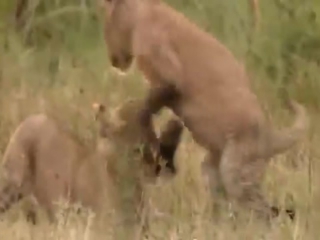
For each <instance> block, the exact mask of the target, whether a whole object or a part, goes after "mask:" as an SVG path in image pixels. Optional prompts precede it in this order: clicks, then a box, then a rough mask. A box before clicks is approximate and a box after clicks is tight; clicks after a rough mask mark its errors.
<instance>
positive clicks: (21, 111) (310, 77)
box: [0, 0, 320, 240]
mask: <svg viewBox="0 0 320 240" xmlns="http://www.w3.org/2000/svg"><path fill="white" fill-rule="evenodd" d="M167 2H168V3H169V4H170V5H172V6H173V7H175V8H176V9H177V10H179V11H182V12H183V13H185V14H186V15H187V16H188V17H189V18H191V19H192V20H194V21H195V22H197V23H198V24H199V25H200V26H201V27H203V28H204V29H206V30H207V31H209V32H210V33H212V34H213V35H214V36H216V37H217V38H218V39H219V40H221V41H222V42H223V43H224V44H226V45H227V46H228V47H229V48H230V49H231V50H232V51H233V53H234V54H235V55H236V56H237V58H238V59H239V61H242V62H244V63H245V64H246V66H247V69H248V72H249V74H250V76H251V77H252V83H253V85H254V88H255V91H256V92H257V94H258V96H259V98H260V99H261V102H262V103H263V106H264V107H265V109H266V113H267V114H268V116H269V117H270V118H271V119H272V120H273V122H274V123H275V124H276V125H278V126H283V125H285V124H290V123H291V121H290V120H291V118H292V117H291V116H292V115H290V114H288V113H287V111H284V110H283V105H282V102H281V100H282V94H283V93H284V92H287V93H289V95H290V97H292V98H295V99H297V100H298V101H300V102H301V103H303V104H305V105H306V106H307V108H308V111H309V113H310V115H311V129H310V132H309V135H308V139H307V141H305V142H304V143H303V144H301V145H299V146H298V147H297V148H295V149H292V151H290V152H288V153H287V154H284V155H282V156H278V157H277V158H276V159H277V160H275V161H273V162H272V163H271V164H270V168H269V169H268V174H267V177H266V181H265V193H266V196H267V197H268V199H269V201H270V202H273V203H277V204H280V205H287V204H291V205H293V206H295V207H296V208H297V211H298V219H297V221H296V222H295V223H290V222H288V221H285V220H283V219H282V220H281V221H279V222H276V223H275V224H274V225H273V226H272V228H271V230H268V231H264V228H263V227H262V226H260V225H259V224H258V223H256V222H238V223H234V222H232V221H230V220H228V219H225V218H223V217H221V218H219V220H215V219H214V218H213V217H212V215H211V214H210V213H211V212H210V211H208V209H210V208H211V207H210V206H211V205H210V201H211V200H210V198H208V196H207V193H206V191H205V190H204V189H203V186H202V185H201V180H200V179H201V177H200V172H199V171H200V170H199V163H200V160H201V159H202V158H201V157H202V155H203V152H202V150H201V149H199V147H197V146H195V144H194V143H193V142H192V140H191V139H190V137H189V136H188V135H186V136H185V138H184V141H183V143H182V145H181V147H180V148H179V152H178V156H177V161H178V165H179V166H180V168H181V172H180V174H179V175H178V176H177V177H176V178H175V179H174V180H173V181H172V182H170V183H166V184H165V185H163V186H158V187H156V188H155V189H152V190H150V191H151V193H150V196H151V199H153V201H154V204H155V205H156V206H157V208H158V209H160V211H161V212H163V213H165V214H164V217H163V216H162V217H158V216H153V215H152V216H149V218H148V221H149V227H150V229H149V231H150V233H152V237H151V239H172V240H174V239H190V240H191V239H199V240H200V239H201V240H202V239H204V240H206V239H228V240H231V239H303V240H305V239H319V237H318V236H319V234H320V230H319V228H318V224H319V221H320V217H319V216H320V214H318V213H319V211H320V208H319V206H318V205H319V204H318V203H319V197H320V195H319V187H318V185H319V184H318V182H319V178H318V175H319V174H318V173H319V172H320V171H319V164H318V161H319V150H318V145H319V144H320V139H319V134H320V124H319V120H320V118H319V113H318V111H319V107H320V94H319V93H320V80H319V72H320V69H319V64H320V1H317V0H308V1H305V0H260V1H259V4H260V11H261V21H260V23H259V27H258V29H256V31H255V30H254V28H253V21H254V20H253V13H252V11H251V8H250V6H249V3H248V1H247V0H239V1H233V0H172V1H168V0H167ZM99 4H100V3H99V2H98V1H95V0H63V1H62V0H52V1H49V0H29V4H28V6H27V8H26V11H25V15H24V17H23V21H22V23H23V24H19V26H18V27H17V26H16V24H15V19H14V14H15V9H16V6H17V1H12V0H1V1H0V19H2V20H1V22H0V136H1V138H0V151H1V153H3V151H4V149H5V147H6V144H7V143H8V139H9V136H10V134H11V133H12V132H13V130H14V128H15V127H16V126H17V124H18V123H19V122H20V121H21V120H22V119H23V118H24V117H26V116H27V115H29V114H31V113H34V112H39V111H43V112H51V113H54V114H57V115H60V116H61V117H62V118H64V119H65V121H66V122H67V123H68V124H69V125H70V126H71V127H73V128H74V131H75V132H76V133H77V134H78V136H79V137H80V138H82V139H84V140H85V141H87V143H88V144H90V142H92V139H93V138H94V133H93V121H92V114H91V109H90V106H91V103H92V102H94V101H103V102H106V103H107V104H108V106H109V107H110V108H112V107H114V106H116V105H118V104H119V103H122V102H123V101H125V100H126V99H127V98H129V97H134V96H140V95H142V94H144V91H145V85H144V83H143V81H142V78H141V75H140V73H139V72H138V71H137V70H135V69H132V71H131V72H130V73H129V75H128V76H127V77H125V78H124V77H119V76H117V75H116V74H114V73H113V72H112V71H110V66H109V60H108V58H107V54H106V53H107V49H106V47H105V44H104V41H103V32H102V31H103V26H102V22H103V13H102V12H101V8H100V5H99ZM284 90H285V91H284ZM278 159H279V160H278ZM18 209H19V208H18ZM17 211H18V210H17ZM10 214H13V213H10V212H9V213H8V214H7V215H8V216H7V215H5V216H6V218H5V219H6V221H4V222H1V223H0V236H5V238H6V239H129V238H128V237H125V235H121V231H120V233H118V235H115V236H113V237H107V235H103V236H94V235H93V234H91V235H90V234H87V233H86V234H84V232H87V231H88V229H87V228H86V227H85V225H86V224H84V225H83V226H82V225H81V226H80V227H79V225H77V223H74V222H73V223H72V224H71V225H68V224H64V225H61V226H60V225H58V226H51V227H50V231H49V230H48V228H47V227H44V226H42V225H41V224H40V226H37V227H35V228H34V227H31V226H29V225H28V224H26V223H25V222H24V220H23V218H21V220H19V221H16V220H14V221H13V220H10V219H11V218H10ZM226 214H227V213H226ZM7 219H8V220H7ZM49 233H50V234H49ZM122 233H123V232H122ZM46 234H47V235H46ZM48 234H49V235H48ZM119 234H120V235H119Z"/></svg>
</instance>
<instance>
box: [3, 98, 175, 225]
mask: <svg viewBox="0 0 320 240" xmlns="http://www.w3.org/2000/svg"><path fill="white" fill-rule="evenodd" d="M95 107H97V106H95ZM135 107H136V106H135V105H132V104H130V103H129V104H125V105H123V106H121V107H120V108H119V110H118V112H117V113H116V114H115V116H114V117H113V119H112V118H111V119H109V120H108V123H107V121H106V120H105V119H104V113H103V112H101V111H100V110H99V109H96V118H97V120H98V122H99V124H100V125H99V137H98V139H97V142H96V147H95V148H94V149H91V148H89V147H88V146H87V145H84V144H82V143H81V142H80V141H79V140H77V138H75V137H73V135H72V133H71V132H70V131H69V130H68V129H66V128H65V127H64V126H65V124H63V123H61V122H59V121H58V120H56V119H54V118H52V117H49V116H47V115H45V114H35V115H31V116H29V117H28V118H26V119H25V120H24V121H23V122H22V123H21V124H20V125H19V126H18V128H17V129H16V130H15V132H14V133H13V135H12V136H11V138H10V141H9V144H8V146H7V149H6V151H5V153H4V156H3V169H4V174H5V182H4V184H3V188H2V189H1V191H0V210H1V212H4V211H6V210H7V209H8V208H9V207H10V206H11V205H12V204H14V203H15V202H17V201H19V200H20V199H22V198H23V197H27V196H33V197H34V199H35V201H36V202H37V203H38V204H39V205H40V206H42V207H43V208H44V209H46V211H47V212H48V216H49V218H50V219H51V220H53V216H54V213H55V209H56V208H55V205H54V203H55V202H57V201H59V200H60V199H64V200H68V201H69V203H76V202H80V203H81V204H82V205H83V206H84V207H89V208H91V209H92V210H93V211H94V212H96V213H99V212H101V211H102V210H103V207H106V206H107V207H111V208H114V207H117V206H118V207H119V205H117V206H116V204H115V201H117V202H118V201H119V199H116V200H115V198H114V196H118V194H120V193H119V192H118V190H117V189H116V188H115V184H117V182H119V181H122V182H123V181H124V179H125V178H129V176H128V174H131V176H132V177H133V178H131V179H129V181H130V180H133V181H135V182H136V184H137V186H138V189H137V191H136V195H137V196H136V197H135V199H131V200H129V201H131V202H133V203H134V204H139V202H140V201H141V196H140V195H141V191H142V181H143V179H136V178H140V177H141V174H144V173H146V174H147V173H148V172H149V173H151V175H150V174H149V177H151V179H152V180H154V178H155V177H156V175H155V174H153V173H154V165H153V161H152V159H150V157H151V155H150V154H149V156H148V155H146V154H145V156H144V159H145V161H144V162H143V161H141V160H140V159H141V154H140V153H139V152H137V151H133V150H135V147H136V146H138V144H139V135H141V133H139V128H135V126H137V125H138V124H137V123H135V118H134V117H132V115H134V113H135V112H136V111H137V110H138V109H135ZM114 118H116V119H114ZM119 118H121V120H122V124H119V121H118V119H119ZM137 129H138V131H137ZM171 129H172V130H170V131H173V132H175V131H176V130H174V129H173V128H171ZM177 137H178V136H177ZM169 144H170V143H169ZM146 148H147V147H146ZM173 151H174V150H173ZM122 153H127V155H126V156H123V155H122ZM125 157H129V158H132V159H136V163H135V164H131V166H130V165H128V167H127V169H129V170H130V172H129V171H127V172H125V175H124V174H122V173H121V172H119V171H120V170H122V169H119V168H118V169H117V164H118V165H119V164H120V166H121V167H122V168H123V166H122V165H123V164H121V161H124V160H125V159H124V158H125ZM148 157H149V159H148ZM144 163H148V164H144ZM144 165H146V167H144V168H143V169H141V166H142V167H143V166H144ZM134 166H137V168H134ZM140 169H141V171H139V170H140ZM120 178H122V179H120ZM136 180H137V181H136ZM131 184H134V182H133V183H131ZM120 190H121V189H120ZM108 204H109V205H108ZM32 221H34V220H32Z"/></svg>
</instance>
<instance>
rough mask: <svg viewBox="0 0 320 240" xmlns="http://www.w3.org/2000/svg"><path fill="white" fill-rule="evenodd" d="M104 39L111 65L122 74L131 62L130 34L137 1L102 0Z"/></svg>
mask: <svg viewBox="0 0 320 240" xmlns="http://www.w3.org/2000/svg"><path fill="white" fill-rule="evenodd" d="M103 1H104V2H103V6H104V13H105V20H104V37H105V41H106V45H107V48H108V52H109V59H110V61H111V65H112V66H113V67H115V68H117V69H119V70H121V71H123V72H125V71H127V70H128V68H129V67H130V66H131V64H132V61H133V54H132V32H133V27H134V24H135V16H136V8H137V3H138V2H139V0H103Z"/></svg>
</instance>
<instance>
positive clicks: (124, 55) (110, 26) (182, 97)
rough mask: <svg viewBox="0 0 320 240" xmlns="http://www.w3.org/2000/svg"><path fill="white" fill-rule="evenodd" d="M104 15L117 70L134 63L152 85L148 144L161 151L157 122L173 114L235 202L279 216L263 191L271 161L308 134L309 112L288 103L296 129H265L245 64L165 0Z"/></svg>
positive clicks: (121, 0) (135, 3)
mask: <svg viewBox="0 0 320 240" xmlns="http://www.w3.org/2000/svg"><path fill="white" fill-rule="evenodd" d="M105 13H106V14H105V15H106V17H105V26H104V31H105V40H106V44H107V47H108V53H109V58H110V61H111V64H112V66H113V67H115V68H118V69H120V70H122V71H126V70H127V69H128V68H129V67H130V66H131V63H132V61H133V59H135V60H136V65H137V67H138V69H139V70H140V71H141V73H143V75H144V76H145V78H146V79H147V80H148V82H149V83H150V90H149V92H148V95H147V97H146V98H145V106H144V107H143V109H142V110H141V113H140V116H141V117H140V121H141V126H143V127H144V129H145V139H146V141H147V142H150V143H151V144H152V148H153V149H155V151H158V150H157V149H159V143H158V142H157V137H156V135H155V132H154V131H153V127H152V115H154V114H157V113H158V112H159V111H160V110H161V109H162V108H163V107H169V108H171V109H172V110H173V111H174V112H175V114H176V115H177V116H179V117H180V119H181V120H182V122H183V123H184V125H185V127H186V128H187V129H188V130H189V131H190V132H191V134H192V135H193V138H194V139H195V141H196V142H197V143H198V144H199V145H201V146H203V147H204V148H206V149H207V150H208V158H209V159H210V161H212V162H215V163H214V164H211V166H212V168H214V169H215V171H217V172H218V173H219V175H220V179H221V182H222V184H223V187H224V188H225V190H226V193H227V195H228V197H229V198H230V200H231V201H235V202H236V203H240V205H242V206H246V207H249V208H250V209H252V210H254V211H255V212H256V213H258V215H260V216H263V217H269V216H270V215H277V211H275V210H274V208H272V207H270V206H269V204H268V203H267V202H266V200H265V198H264V197H263V196H262V193H261V190H260V183H261V181H262V178H263V175H264V172H265V169H266V167H267V164H268V162H269V160H270V159H271V157H273V156H275V155H276V154H278V153H282V152H284V151H286V150H288V149H290V148H291V147H292V146H293V145H294V144H296V143H297V142H298V141H299V140H300V139H302V136H304V134H305V133H306V130H307V127H308V116H307V113H306V111H305V108H304V107H303V106H302V105H300V104H298V103H297V102H294V101H289V102H290V104H289V106H290V108H291V109H292V110H293V111H294V113H295V114H296V118H295V121H294V123H293V125H292V126H291V127H289V128H286V129H284V130H276V129H275V128H274V127H273V126H272V125H271V124H270V123H269V122H267V121H266V118H265V116H264V113H263V111H262V108H261V106H260V104H259V102H258V98H257V96H256V95H255V93H254V92H253V91H252V87H251V84H250V79H249V77H248V75H247V73H246V71H245V69H244V67H243V66H242V64H240V63H239V62H238V61H237V59H236V58H235V57H234V55H233V54H232V53H231V52H230V51H229V50H228V49H227V48H226V47H225V46H224V45H223V44H222V43H220V42H219V41H218V40H217V39H216V38H214V37H213V36H211V35H210V34H209V33H207V32H205V31H204V30H202V29H200V28H199V27H198V26H197V25H196V24H195V23H193V22H192V21H190V20H188V19H187V18H186V17H185V16H184V15H183V14H181V13H179V12H178V11H176V10H174V9H173V8H172V7H170V6H169V5H167V4H166V3H165V2H163V1H161V0H108V1H105Z"/></svg>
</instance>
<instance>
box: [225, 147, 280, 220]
mask: <svg viewBox="0 0 320 240" xmlns="http://www.w3.org/2000/svg"><path fill="white" fill-rule="evenodd" d="M266 164H267V161H265V160H260V159H257V158H255V156H254V154H252V152H250V150H248V149H247V148H244V145H243V144H239V143H238V142H236V141H230V142H229V143H227V145H226V147H225V149H224V151H223V153H222V157H221V163H220V168H219V170H220V174H221V180H222V183H223V185H224V188H225V190H226V193H227V197H228V198H229V200H231V202H233V203H236V204H237V205H238V204H239V206H242V207H246V208H249V209H251V210H253V211H254V212H255V213H257V216H259V217H263V218H265V219H268V218H270V217H273V216H274V215H275V214H274V211H273V209H272V208H271V206H270V205H269V204H268V203H267V202H266V200H265V198H264V196H263V195H262V192H261V186H260V185H261V182H262V177H263V174H264V172H265V168H266Z"/></svg>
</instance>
